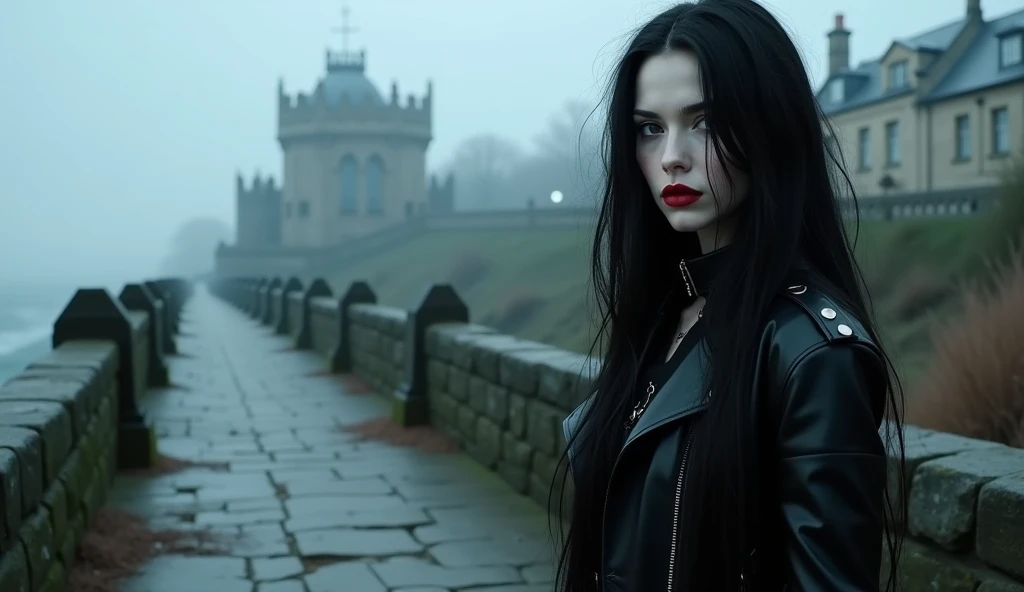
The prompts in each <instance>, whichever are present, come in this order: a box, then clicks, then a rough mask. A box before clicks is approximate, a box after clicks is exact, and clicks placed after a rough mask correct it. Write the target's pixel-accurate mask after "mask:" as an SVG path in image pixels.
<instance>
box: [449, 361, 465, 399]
mask: <svg viewBox="0 0 1024 592" xmlns="http://www.w3.org/2000/svg"><path fill="white" fill-rule="evenodd" d="M448 392H449V393H451V395H452V398H454V399H455V400H456V401H461V402H463V403H465V402H467V401H469V372H468V371H466V370H464V369H462V368H458V367H455V366H452V367H451V368H449V370H448Z"/></svg>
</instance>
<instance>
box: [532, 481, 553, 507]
mask: <svg viewBox="0 0 1024 592" xmlns="http://www.w3.org/2000/svg"><path fill="white" fill-rule="evenodd" d="M529 495H530V497H531V498H533V501H535V502H537V503H538V504H540V505H541V507H542V508H544V509H549V505H548V502H551V501H552V496H551V481H545V480H544V479H542V478H541V477H540V476H538V475H537V473H530V489H529Z"/></svg>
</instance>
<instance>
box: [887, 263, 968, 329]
mask: <svg viewBox="0 0 1024 592" xmlns="http://www.w3.org/2000/svg"><path fill="white" fill-rule="evenodd" d="M952 292H953V290H952V286H951V285H950V283H949V281H948V280H943V279H942V278H941V277H940V276H939V275H938V274H937V273H935V271H934V270H932V269H931V268H929V267H925V266H923V265H915V266H914V267H911V268H910V270H909V271H907V272H906V273H904V274H903V276H902V277H901V278H900V279H899V280H898V281H897V282H896V284H895V285H894V286H893V289H892V292H890V293H889V299H888V302H887V304H888V306H887V307H886V309H887V311H888V312H890V313H891V314H892V315H893V317H894V318H895V319H897V320H898V321H900V322H905V321H908V320H910V319H912V318H914V317H917V316H919V315H920V314H921V313H922V312H925V311H927V310H929V309H932V308H934V307H935V306H937V305H939V304H941V303H942V302H943V301H944V300H945V299H946V298H948V297H949V296H950V294H951V293H952Z"/></svg>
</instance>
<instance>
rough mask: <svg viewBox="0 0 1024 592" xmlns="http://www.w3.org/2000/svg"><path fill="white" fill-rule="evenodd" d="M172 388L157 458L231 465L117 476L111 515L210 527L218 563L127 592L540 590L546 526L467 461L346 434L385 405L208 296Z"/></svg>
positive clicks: (534, 509)
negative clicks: (349, 427)
mask: <svg viewBox="0 0 1024 592" xmlns="http://www.w3.org/2000/svg"><path fill="white" fill-rule="evenodd" d="M182 332H183V335H182V336H181V337H180V339H179V341H178V348H179V350H180V351H181V352H182V355H180V356H176V357H174V358H172V359H170V360H169V362H168V363H169V364H170V365H171V368H170V369H171V377H172V381H173V382H174V383H175V385H176V386H177V387H178V388H173V389H167V390H161V391H157V392H154V393H151V394H149V395H148V396H147V401H146V402H145V407H146V410H147V415H148V417H149V418H150V419H151V420H152V421H153V422H154V424H155V425H156V427H157V430H158V434H159V448H160V452H161V453H162V454H166V455H169V456H173V457H176V458H182V459H188V460H191V461H203V462H212V463H226V467H227V468H226V470H225V469H224V468H223V467H220V468H189V469H186V470H184V471H181V472H177V473H173V474H170V475H165V476H160V477H142V476H135V475H132V476H126V475H121V476H119V477H118V479H117V481H116V482H115V487H114V490H113V492H112V494H111V498H110V500H109V504H110V505H111V506H113V507H116V508H121V509H125V510H128V511H131V512H134V513H136V514H138V515H141V516H144V517H145V518H146V519H147V520H149V521H150V522H151V524H153V525H154V526H156V527H160V528H176V529H185V530H193V529H202V530H206V531H209V532H210V533H212V534H213V535H214V536H215V540H214V541H213V542H211V543H209V545H210V547H211V551H210V554H208V555H207V554H203V555H199V556H195V555H188V556H184V555H182V556H176V555H162V556H160V557H158V558H157V559H155V560H153V561H151V562H150V563H148V564H147V565H146V566H145V567H144V570H143V573H142V574H140V575H139V576H138V577H135V578H134V579H132V580H130V581H127V582H125V584H124V586H123V588H122V590H124V591H125V592H182V591H188V592H204V591H210V592H236V591H238V592H349V591H351V592H387V591H402V592H445V591H449V592H451V591H469V590H473V591H479V592H483V591H494V592H497V591H502V592H547V591H550V590H551V588H552V585H551V584H550V581H551V579H552V578H551V574H552V571H553V570H552V568H551V565H552V560H551V557H552V555H553V553H552V544H551V541H550V538H549V537H548V534H547V533H548V530H547V518H546V516H545V514H544V512H543V510H542V509H541V508H540V507H539V506H538V505H537V504H536V503H534V502H533V501H531V500H530V499H529V498H526V497H524V496H521V495H519V494H517V493H515V492H514V491H512V490H511V489H510V488H509V487H507V486H506V485H505V483H504V482H503V481H502V480H501V479H500V478H498V477H497V476H495V475H494V474H492V473H491V472H489V471H486V470H484V469H482V468H481V467H479V466H478V465H476V464H475V463H474V461H472V460H471V459H470V458H468V457H467V456H465V455H463V454H441V453H429V452H423V451H419V450H416V449H410V448H399V447H395V446H390V445H386V444H381V443H377V442H358V441H356V440H355V439H354V438H353V437H352V435H350V434H347V433H345V432H343V431H341V430H339V426H344V425H348V424H354V423H359V422H362V421H365V420H367V419H372V418H377V417H381V416H383V415H386V413H387V409H386V402H385V401H384V400H383V399H382V398H380V397H378V396H376V395H374V394H359V393H355V392H351V391H353V390H355V389H354V388H352V387H348V390H349V391H350V392H349V393H346V387H345V386H344V383H345V381H344V380H339V379H338V377H331V376H324V375H322V374H321V373H320V372H319V371H320V370H321V369H322V368H323V361H322V360H321V359H320V358H319V357H318V356H317V355H316V354H313V353H310V352H298V351H294V350H293V349H291V348H290V347H289V343H288V341H287V340H286V339H285V338H283V337H276V336H273V335H272V334H271V332H270V330H269V329H267V328H265V327H262V326H260V325H258V324H257V323H256V322H255V321H252V320H250V319H249V318H248V317H246V316H244V315H243V314H242V313H240V312H238V311H237V310H235V309H233V308H231V307H230V306H228V305H227V304H225V303H223V302H221V301H219V300H217V299H215V298H214V297H212V296H210V295H209V294H207V293H206V292H205V290H203V289H202V288H199V289H197V290H196V296H195V298H194V299H193V301H192V302H191V303H190V305H189V307H188V308H187V310H186V311H185V318H184V321H183V324H182Z"/></svg>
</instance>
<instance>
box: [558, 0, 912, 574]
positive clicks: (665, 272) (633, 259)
mask: <svg viewBox="0 0 1024 592" xmlns="http://www.w3.org/2000/svg"><path fill="white" fill-rule="evenodd" d="M673 50H686V51H690V52H693V54H694V55H695V56H696V58H697V61H698V63H699V65H700V75H701V85H702V90H703V94H704V99H705V101H706V104H707V108H706V111H705V116H706V120H707V121H708V123H709V130H710V137H711V139H712V142H713V148H714V155H716V156H717V157H718V158H719V159H720V160H722V161H723V162H724V161H726V160H727V159H728V160H729V161H731V162H732V163H733V164H734V165H735V166H736V167H737V168H738V169H739V170H740V171H742V172H743V173H744V174H746V175H747V176H748V178H749V193H748V196H747V199H746V200H745V203H743V204H742V206H741V209H740V210H739V211H738V212H737V213H736V216H737V220H736V230H735V233H734V238H733V240H732V242H731V244H730V246H729V249H730V251H731V254H730V257H729V258H728V259H727V261H726V262H725V265H724V267H723V268H722V269H721V270H720V271H719V272H718V275H717V279H716V281H715V286H717V287H723V288H724V289H715V288H712V292H711V294H710V295H709V296H708V299H707V304H706V305H705V307H704V318H705V322H706V346H707V348H708V350H709V354H710V359H711V367H710V369H709V373H708V376H707V377H706V379H707V381H708V383H709V384H708V385H706V386H707V388H710V390H711V392H714V393H715V395H714V397H713V399H712V400H711V403H710V407H709V409H708V412H707V414H706V415H705V416H704V417H703V418H701V420H700V421H698V422H696V425H695V427H694V429H695V432H694V440H693V445H692V446H693V447H692V449H691V457H690V464H689V465H688V466H689V468H688V471H689V472H688V476H687V481H688V482H691V483H697V484H699V486H697V487H687V488H686V492H685V496H686V497H685V498H684V502H683V515H682V516H681V517H680V520H681V522H682V523H683V524H685V525H686V526H685V528H684V529H683V531H684V534H683V540H682V545H683V546H682V548H681V553H680V554H679V555H678V556H679V557H680V559H681V561H682V571H681V573H680V577H681V578H682V579H681V580H680V584H681V586H680V589H683V590H687V589H690V590H709V589H721V586H720V584H721V582H722V580H723V578H733V577H734V576H735V577H737V578H738V574H739V573H740V570H741V562H742V561H743V558H744V557H745V556H746V552H747V551H748V550H749V545H750V544H751V543H752V542H751V541H748V540H746V539H747V537H748V535H749V534H750V533H751V532H753V531H754V529H755V528H756V524H755V521H756V520H757V517H756V516H753V515H751V514H755V512H753V511H752V512H748V511H747V509H748V508H752V507H754V504H753V501H754V500H752V499H751V496H752V495H753V493H752V491H753V488H754V487H755V486H756V483H752V482H751V481H752V478H751V475H750V473H749V471H746V470H745V469H744V467H749V466H750V465H749V463H750V462H751V459H754V458H755V454H756V452H755V444H756V442H754V441H753V437H752V435H751V434H750V431H749V430H745V429H743V425H744V424H743V423H742V422H743V420H744V417H745V415H744V414H746V415H749V406H750V404H751V402H750V391H751V385H752V384H753V381H754V379H755V377H754V371H755V362H756V359H757V356H758V351H757V350H758V348H757V346H758V339H759V337H760V333H761V331H762V327H763V321H764V320H765V317H766V313H767V311H768V307H769V305H770V304H771V302H772V301H773V300H774V299H775V298H776V297H777V295H778V294H779V293H780V292H781V291H782V290H783V289H784V288H785V286H784V281H785V278H786V276H787V273H789V272H790V271H791V270H792V269H793V267H794V265H795V263H796V262H797V261H798V259H801V258H802V259H803V260H804V261H806V262H807V263H809V265H810V267H811V268H812V269H813V270H815V272H816V273H817V275H818V276H819V277H820V280H821V283H822V284H823V285H825V286H828V287H829V292H830V295H831V296H832V297H834V298H836V299H837V300H838V301H840V302H841V303H842V304H844V305H845V306H846V307H848V308H849V309H850V311H851V312H853V313H854V314H855V315H856V316H857V317H859V318H860V319H861V320H862V322H863V323H864V324H865V326H866V327H867V330H868V331H869V333H871V335H870V336H871V337H872V338H873V339H874V341H875V342H876V343H880V340H879V337H878V335H877V333H876V331H875V329H874V328H873V327H872V323H871V318H872V315H871V310H870V302H869V299H868V297H867V295H866V290H865V289H864V282H863V277H862V275H861V273H860V270H859V268H858V266H857V264H856V262H855V260H854V256H853V247H852V242H851V240H850V235H849V233H848V232H847V228H846V224H845V221H844V217H843V209H844V206H845V205H848V204H850V203H854V202H850V201H846V200H853V199H854V195H853V193H854V192H853V186H852V183H851V182H850V179H849V176H848V175H847V174H846V172H845V168H844V166H843V159H842V157H841V155H840V153H839V149H838V147H837V144H835V143H831V142H826V137H833V136H834V133H833V132H832V128H831V126H830V125H829V123H828V122H827V120H826V118H825V117H824V116H823V114H822V112H821V110H820V108H819V105H818V102H817V100H816V97H815V94H814V91H813V90H812V88H811V83H810V80H809V79H808V76H807V73H806V71H805V68H804V64H803V62H802V60H801V57H800V55H799V52H798V51H797V49H796V47H795V46H794V44H793V42H792V40H791V39H790V38H789V36H788V35H787V33H786V32H785V30H784V29H783V27H782V26H781V25H780V24H779V22H778V21H777V20H776V19H775V18H774V17H773V16H772V15H771V14H770V13H769V12H768V11H767V10H766V9H764V8H763V7H761V6H760V5H758V4H757V3H756V2H754V1H753V0H700V1H698V2H695V3H686V4H680V5H677V6H674V7H672V8H670V9H668V10H666V11H664V12H662V13H661V14H659V15H657V16H656V17H654V19H653V20H651V21H650V22H648V23H647V24H646V25H644V26H643V27H641V28H640V29H639V30H638V31H637V32H636V34H635V35H634V37H633V38H632V40H631V42H630V43H629V45H628V48H627V49H626V51H625V55H624V56H623V57H622V59H621V61H620V62H619V64H618V67H617V68H616V70H615V72H614V74H613V78H612V80H611V85H610V88H609V97H610V102H609V104H608V109H607V125H606V127H605V130H604V143H603V156H604V159H605V167H606V169H605V174H606V178H605V187H604V196H603V201H602V203H601V205H600V213H599V216H598V221H597V228H596V234H595V238H594V243H593V253H592V261H591V274H592V282H593V286H594V291H595V293H596V297H597V301H598V302H597V304H598V307H599V316H600V320H601V323H600V328H599V331H598V336H597V338H596V340H595V342H594V346H593V348H592V349H591V354H593V353H594V352H595V351H601V352H603V354H604V356H603V360H602V363H601V366H600V370H599V372H598V375H597V376H596V378H595V381H594V385H593V386H594V388H593V390H594V391H596V395H595V397H594V399H593V402H592V404H591V405H590V406H589V407H588V410H587V412H586V414H585V416H584V418H583V424H582V429H579V430H577V431H576V433H575V435H574V436H573V437H572V442H571V443H570V445H571V446H573V447H574V449H575V450H578V454H579V458H580V459H582V460H581V462H579V463H573V465H574V468H576V469H578V472H576V473H575V474H573V475H572V481H573V487H572V492H571V494H570V496H566V495H565V493H566V482H567V479H568V472H567V471H566V472H562V473H561V474H562V475H563V479H562V495H559V496H558V499H559V510H558V512H557V513H558V514H562V513H563V510H564V505H565V501H566V499H568V502H569V503H570V504H571V509H569V510H568V511H566V512H564V513H565V516H564V517H563V521H562V526H563V527H564V526H566V525H567V526H568V532H564V530H563V531H562V538H563V540H564V543H563V546H562V549H561V554H560V558H559V562H558V572H557V580H558V582H559V588H560V589H562V590H566V591H571V592H579V591H582V590H591V589H593V588H594V576H593V574H594V573H595V572H596V571H598V569H599V561H600V558H601V548H600V545H601V522H602V517H603V506H604V502H605V494H606V489H607V486H608V482H609V478H610V473H611V470H612V466H613V463H614V462H615V459H616V456H617V455H618V452H619V450H620V449H621V445H622V443H623V440H624V437H625V434H624V433H623V432H624V430H623V429H622V421H623V418H624V417H625V415H626V411H627V409H628V408H630V407H632V405H633V403H634V401H633V400H632V398H631V396H630V395H631V394H632V393H634V392H635V388H636V384H637V375H638V372H639V370H640V368H639V365H640V360H639V358H640V355H641V350H643V348H644V344H645V343H646V340H647V338H648V336H649V335H650V334H651V332H652V331H653V330H654V328H655V326H656V324H657V323H658V322H659V319H661V318H662V316H663V315H659V313H658V311H659V310H661V304H662V303H663V302H665V301H666V298H667V296H668V295H669V293H670V291H671V290H672V288H673V286H674V285H675V284H676V282H677V281H678V279H677V274H675V273H673V270H674V269H676V266H677V264H678V261H679V257H680V256H683V257H695V256H699V255H700V254H701V250H700V249H701V247H700V244H699V242H698V240H697V237H696V235H695V233H678V232H676V231H674V230H673V229H672V228H671V227H670V226H669V224H668V222H667V221H666V220H665V218H664V216H663V215H662V214H661V212H660V211H659V209H658V208H657V206H656V204H655V203H654V200H653V199H652V198H651V196H650V189H649V188H648V185H647V183H646V182H645V179H644V176H643V173H642V172H641V170H640V168H639V166H638V164H637V160H636V152H635V151H636V141H637V139H636V130H635V124H634V121H633V116H632V112H633V108H634V101H635V98H636V85H637V74H638V72H639V70H640V68H641V66H642V64H643V63H644V61H645V60H646V59H647V58H648V57H650V56H653V55H656V54H659V53H662V52H667V51H673ZM708 154H709V156H708V158H711V157H712V155H711V151H710V150H709V151H708ZM729 182H730V183H732V180H731V179H729ZM853 211H854V212H855V211H856V208H853ZM665 318H671V317H665ZM883 358H884V360H885V363H886V365H887V369H888V371H889V372H888V374H889V376H890V378H889V383H888V385H887V387H886V390H887V397H888V404H887V405H886V407H887V421H886V422H885V425H886V426H890V427H892V428H893V431H891V432H889V433H890V434H895V440H896V444H895V446H896V447H897V448H898V450H896V451H893V452H890V454H895V455H897V458H899V459H900V461H902V458H903V441H902V431H901V419H900V417H901V415H902V394H901V393H902V389H901V388H900V386H899V380H898V378H897V377H896V375H895V372H893V371H892V364H891V362H890V361H889V358H888V356H886V355H885V354H884V352H883ZM717 361H726V362H725V363H716V362H717ZM888 431H889V430H887V432H888ZM712 434H714V438H713V440H714V445H713V446H712V436H711V435H712ZM886 440H887V444H889V445H892V444H893V442H892V438H891V437H887V438H886ZM567 459H568V457H567V455H563V456H562V460H563V461H566V460H567ZM712 467H714V470H712V469H711V468H712ZM897 469H898V471H899V473H900V474H899V476H898V477H896V478H895V479H894V480H893V481H894V482H895V483H896V485H897V489H898V490H899V495H898V496H896V497H897V499H898V503H899V504H905V496H904V495H902V490H903V476H902V462H899V463H897ZM885 495H886V518H887V520H886V523H887V524H886V533H887V535H888V536H887V539H888V544H887V547H888V555H889V562H888V563H889V564H890V565H891V566H892V570H891V572H890V575H889V578H888V581H889V586H894V584H895V566H896V564H897V561H898V557H899V549H900V546H901V545H900V542H901V540H902V537H901V536H900V534H899V533H898V532H897V530H898V529H899V528H900V527H899V526H898V524H899V523H900V522H899V521H898V519H897V518H898V516H902V515H903V513H902V512H899V511H898V509H897V508H896V503H897V502H895V501H894V500H893V499H892V497H893V496H891V495H890V494H889V493H888V490H887V492H886V494H885ZM566 523H567V524H566ZM697 541H699V544H697ZM731 581H737V580H736V579H732V580H731ZM716 584H718V585H716Z"/></svg>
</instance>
